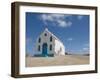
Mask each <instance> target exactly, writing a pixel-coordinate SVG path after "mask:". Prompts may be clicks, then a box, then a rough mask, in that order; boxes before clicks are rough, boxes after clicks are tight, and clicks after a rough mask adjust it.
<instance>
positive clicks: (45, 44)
mask: <svg viewBox="0 0 100 80" xmlns="http://www.w3.org/2000/svg"><path fill="white" fill-rule="evenodd" d="M42 55H43V56H47V55H48V45H47V43H44V44H43V45H42Z"/></svg>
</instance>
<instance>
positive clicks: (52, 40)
mask: <svg viewBox="0 0 100 80" xmlns="http://www.w3.org/2000/svg"><path fill="white" fill-rule="evenodd" d="M35 49H36V53H35V55H34V56H56V55H57V56H58V55H65V47H64V45H63V43H62V42H61V41H60V40H59V39H58V38H57V37H56V36H55V35H54V34H53V33H51V32H50V31H49V30H48V29H47V28H46V29H45V30H44V31H43V32H42V33H41V34H40V36H39V37H38V38H37V40H36V48H35Z"/></svg>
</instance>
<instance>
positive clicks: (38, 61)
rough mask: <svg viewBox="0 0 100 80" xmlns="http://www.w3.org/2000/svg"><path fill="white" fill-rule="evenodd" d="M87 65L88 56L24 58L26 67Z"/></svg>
mask: <svg viewBox="0 0 100 80" xmlns="http://www.w3.org/2000/svg"><path fill="white" fill-rule="evenodd" d="M83 64H89V56H84V55H66V56H55V57H29V56H28V57H26V67H36V66H59V65H83Z"/></svg>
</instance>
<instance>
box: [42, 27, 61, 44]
mask: <svg viewBox="0 0 100 80" xmlns="http://www.w3.org/2000/svg"><path fill="white" fill-rule="evenodd" d="M45 31H46V32H48V33H49V34H51V35H52V36H53V38H55V39H57V40H59V41H60V42H61V43H62V41H61V40H60V39H58V38H57V37H56V36H55V35H54V34H53V33H51V32H50V31H49V30H48V28H45V30H44V31H43V32H45ZM62 44H63V43H62Z"/></svg>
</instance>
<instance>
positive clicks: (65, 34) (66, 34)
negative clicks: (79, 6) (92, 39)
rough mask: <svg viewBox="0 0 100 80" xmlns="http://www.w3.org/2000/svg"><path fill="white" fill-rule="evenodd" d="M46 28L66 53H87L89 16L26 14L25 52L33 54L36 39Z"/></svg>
mask: <svg viewBox="0 0 100 80" xmlns="http://www.w3.org/2000/svg"><path fill="white" fill-rule="evenodd" d="M45 28H48V30H49V31H50V32H52V33H53V34H54V35H55V36H56V37H58V38H59V39H60V40H61V41H62V42H63V44H64V46H65V49H66V52H69V53H73V54H75V53H78V54H85V53H89V15H74V14H58V13H57V14H53V13H32V12H26V52H27V53H29V54H31V55H32V54H34V53H35V51H34V48H35V42H36V38H37V37H38V36H39V35H40V33H41V32H43V31H44V29H45Z"/></svg>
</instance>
